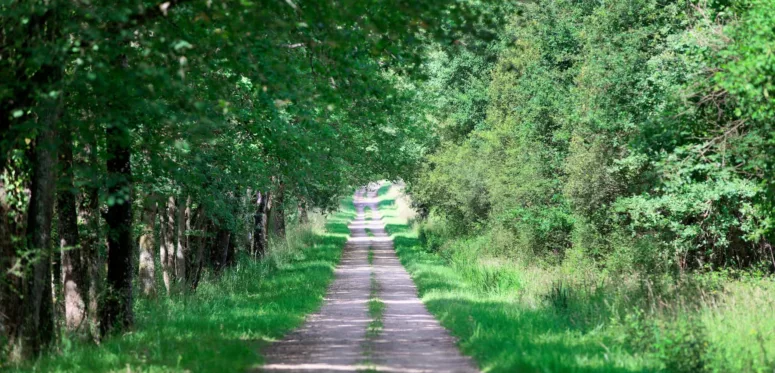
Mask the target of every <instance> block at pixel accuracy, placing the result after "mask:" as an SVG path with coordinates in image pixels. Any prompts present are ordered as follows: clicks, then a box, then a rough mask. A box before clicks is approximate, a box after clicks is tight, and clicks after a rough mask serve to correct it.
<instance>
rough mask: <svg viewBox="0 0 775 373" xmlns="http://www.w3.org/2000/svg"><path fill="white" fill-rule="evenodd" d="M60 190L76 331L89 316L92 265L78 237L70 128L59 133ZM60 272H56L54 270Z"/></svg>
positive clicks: (65, 279)
mask: <svg viewBox="0 0 775 373" xmlns="http://www.w3.org/2000/svg"><path fill="white" fill-rule="evenodd" d="M60 139H61V140H62V143H61V146H60V157H59V164H60V177H61V180H60V183H59V185H60V189H59V192H58V193H57V214H58V218H59V250H60V251H61V258H62V259H61V263H62V266H61V267H62V269H61V271H62V273H61V276H62V286H63V293H64V294H63V295H64V306H65V326H66V327H67V329H68V330H70V331H74V330H77V329H79V328H80V327H81V325H82V324H83V322H84V320H85V319H86V316H87V304H88V299H89V298H88V291H89V268H88V266H87V261H86V260H85V258H84V255H83V250H82V248H81V247H80V242H79V241H80V240H79V237H78V212H77V210H76V191H75V186H74V185H73V136H72V133H70V131H68V129H66V128H65V129H64V130H63V131H62V133H61V135H60ZM54 273H57V272H54Z"/></svg>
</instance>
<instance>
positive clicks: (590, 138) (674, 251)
mask: <svg viewBox="0 0 775 373" xmlns="http://www.w3.org/2000/svg"><path fill="white" fill-rule="evenodd" d="M774 11H775V3H773V2H772V1H769V0H754V1H748V0H741V1H732V2H729V1H701V2H689V1H661V0H659V1H658V0H637V1H614V2H605V3H600V2H596V1H591V2H589V1H538V2H536V3H528V4H523V5H521V6H520V7H518V8H517V10H516V11H515V12H514V13H515V14H516V15H514V16H513V17H512V19H511V21H510V22H509V23H508V26H507V27H506V28H505V29H504V30H503V31H502V32H501V42H500V43H497V44H490V45H487V46H486V47H481V46H478V45H476V44H474V47H468V48H464V50H462V51H461V50H460V48H458V49H457V50H454V49H453V50H450V49H449V48H446V49H445V48H442V49H441V50H439V51H438V52H435V53H434V54H433V55H434V56H435V57H434V59H433V60H432V61H431V63H429V64H428V65H427V66H428V70H429V74H430V75H431V77H432V79H431V83H432V84H429V85H428V86H427V87H428V88H427V89H426V97H429V100H430V102H431V103H432V105H433V106H432V107H433V111H432V113H433V119H434V122H435V123H436V124H435V125H434V127H435V128H437V131H436V133H437V141H438V142H437V146H436V147H435V148H434V150H433V151H432V152H431V153H430V154H429V155H428V156H427V158H426V162H425V166H424V168H423V170H422V171H421V173H420V174H419V176H418V177H417V179H416V180H414V183H413V185H412V186H413V188H412V191H413V195H414V198H415V202H416V203H417V205H418V206H419V207H421V208H422V209H423V210H424V211H425V212H426V214H428V213H429V214H431V215H432V216H434V217H436V218H438V219H437V220H438V221H439V222H438V224H436V228H435V229H436V230H445V231H447V232H453V233H454V234H452V235H453V236H471V235H474V234H485V235H486V236H488V237H489V244H488V245H487V250H490V252H491V253H495V254H497V255H505V256H509V257H512V258H520V259H525V260H527V261H534V260H537V261H539V262H544V263H550V264H551V263H560V262H563V261H569V260H570V261H583V262H587V263H595V264H596V265H597V266H598V267H599V268H601V269H602V268H606V269H608V270H612V271H620V272H629V271H632V270H633V269H636V270H638V271H639V272H641V273H644V274H665V273H672V274H678V273H683V272H685V271H686V270H698V269H702V270H707V269H720V268H729V267H731V268H761V269H765V270H768V271H771V270H772V269H773V265H775V261H774V259H773V251H772V246H771V242H772V237H773V233H774V232H773V229H772V221H773V218H774V217H775V215H773V211H775V210H773V201H775V199H773V191H775V189H774V188H773V184H772V180H773V177H774V176H775V175H773V162H774V161H775V157H773V155H775V154H773V151H775V148H774V147H773V128H772V123H773V119H775V118H774V117H773V115H775V103H773V101H772V99H771V98H770V94H771V93H770V92H771V91H772V89H773V84H775V81H774V80H773V79H775V78H774V77H775V58H773V56H772V54H771V53H770V52H768V51H771V49H772V48H773V45H775V32H773V19H775V13H773V12H774ZM449 92H454V94H450V93H449ZM432 236H433V235H432V234H431V235H429V236H428V237H429V239H431V240H432V239H433V237H432Z"/></svg>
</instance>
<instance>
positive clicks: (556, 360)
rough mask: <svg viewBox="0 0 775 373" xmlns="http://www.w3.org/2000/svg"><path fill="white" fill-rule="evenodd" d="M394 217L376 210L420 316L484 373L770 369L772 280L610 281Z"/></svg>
mask: <svg viewBox="0 0 775 373" xmlns="http://www.w3.org/2000/svg"><path fill="white" fill-rule="evenodd" d="M385 195H386V197H385V198H399V199H400V198H401V196H400V195H398V194H397V193H386V194H385ZM385 205H386V206H397V205H403V206H407V205H408V203H406V202H405V201H404V202H400V201H396V202H395V203H388V202H386V203H385ZM399 210H400V209H399V208H398V207H388V208H385V209H381V213H382V214H383V216H385V219H386V220H387V221H389V222H390V223H389V224H388V230H389V231H390V233H391V234H392V235H393V238H394V241H395V243H396V249H397V252H398V254H399V257H400V259H401V261H402V263H403V264H404V265H405V266H406V268H407V269H408V270H409V272H410V273H411V275H412V277H413V279H414V280H415V282H416V283H417V285H418V288H419V292H420V295H421V298H422V300H423V302H425V304H426V306H427V307H428V309H429V310H430V311H431V312H432V313H433V314H434V315H435V316H436V317H437V318H438V319H439V320H440V321H441V323H442V324H443V325H444V326H445V327H447V328H448V329H449V330H450V331H451V332H452V333H453V334H454V335H456V336H457V337H458V338H459V339H460V347H461V349H462V350H463V352H464V353H466V354H469V355H471V356H472V357H474V358H475V360H476V361H477V362H478V363H479V366H480V367H481V368H482V369H483V370H484V371H487V372H659V371H666V372H762V373H763V372H773V371H774V370H775V318H774V317H771V316H772V315H773V314H775V281H773V279H772V278H766V277H762V276H761V275H757V274H754V275H746V274H740V273H736V274H730V273H719V272H715V273H712V274H705V275H685V276H684V277H683V278H681V279H679V280H678V281H676V280H675V279H662V278H659V277H654V278H649V277H648V276H645V277H644V276H638V275H635V274H618V275H613V274H611V273H609V272H606V271H601V270H599V269H598V268H595V267H594V265H591V264H590V263H586V262H584V261H574V260H572V258H571V260H565V261H564V262H563V263H562V264H555V265H547V264H545V263H544V264H540V265H539V264H537V263H531V262H530V261H529V260H527V259H526V258H530V256H529V253H526V255H524V256H522V257H521V258H520V257H509V256H506V255H502V253H501V252H500V251H499V250H498V248H497V247H494V246H496V245H499V244H500V243H499V242H498V241H499V240H500V241H501V242H503V241H505V240H504V239H503V237H493V236H492V235H490V236H486V235H485V236H479V237H473V238H467V239H450V238H449V237H448V236H447V235H446V234H445V232H444V229H443V227H441V229H439V227H435V228H434V227H432V226H431V227H427V226H420V225H412V224H410V223H411V221H410V220H409V219H406V218H403V217H402V216H406V215H407V213H405V212H401V211H399ZM421 238H422V239H421ZM570 255H572V253H571V254H570Z"/></svg>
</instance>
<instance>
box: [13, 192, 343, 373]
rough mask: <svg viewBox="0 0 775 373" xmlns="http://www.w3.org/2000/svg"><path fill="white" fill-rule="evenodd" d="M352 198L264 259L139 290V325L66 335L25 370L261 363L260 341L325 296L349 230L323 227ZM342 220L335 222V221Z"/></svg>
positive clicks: (294, 231) (220, 368)
mask: <svg viewBox="0 0 775 373" xmlns="http://www.w3.org/2000/svg"><path fill="white" fill-rule="evenodd" d="M353 214H354V211H353V209H352V204H350V205H347V204H344V205H343V209H342V210H341V211H339V212H338V213H337V214H334V215H333V216H331V217H330V218H329V219H328V222H324V220H323V218H322V217H317V218H314V219H313V220H312V223H310V224H307V225H304V226H292V227H290V228H289V229H288V231H287V238H286V239H285V240H279V239H276V238H274V239H272V240H271V244H270V249H269V250H268V253H267V256H266V257H265V259H264V260H262V261H254V260H251V259H250V258H248V257H246V256H245V257H241V258H239V259H238V261H237V263H236V264H235V265H234V266H233V267H231V268H230V269H228V270H225V271H223V272H222V273H221V275H220V276H218V277H214V276H213V275H211V274H210V275H207V276H205V277H204V278H203V280H202V282H201V283H200V285H199V288H198V289H197V291H196V292H195V293H191V294H175V295H172V296H169V297H166V296H162V297H158V298H156V299H148V298H142V297H140V298H138V299H137V302H136V304H135V316H136V325H135V328H134V330H133V331H131V332H128V333H125V334H123V335H120V336H115V337H112V338H108V339H107V340H105V341H103V342H102V343H101V344H100V345H98V346H97V345H91V344H85V343H80V342H69V341H64V342H65V343H62V344H61V346H63V347H62V348H61V350H59V351H53V352H52V353H51V354H47V355H45V356H44V357H42V358H40V359H39V360H37V361H34V362H28V363H27V364H26V365H23V366H17V367H12V368H11V371H18V372H118V371H121V372H136V371H143V372H225V371H233V372H242V371H245V370H247V369H249V368H251V367H254V366H258V365H260V364H261V363H262V360H263V358H262V357H261V355H260V353H259V350H260V347H261V346H262V345H264V344H266V343H269V342H271V341H273V340H276V339H279V338H281V337H282V336H283V335H284V334H285V333H286V332H288V331H290V330H292V329H293V328H295V327H297V326H299V325H300V324H301V323H302V322H303V320H304V317H305V315H306V314H308V313H310V312H313V311H314V310H316V309H317V308H318V307H319V306H320V305H321V304H322V301H323V296H324V295H325V291H326V287H327V285H328V283H329V282H330V281H331V280H332V278H333V271H334V267H335V266H336V264H337V263H338V261H339V257H340V254H341V249H342V247H343V246H344V243H345V241H346V235H342V234H341V233H340V232H325V233H324V232H323V229H322V227H323V226H324V223H325V225H326V226H328V225H329V224H341V222H346V221H347V220H348V219H351V216H352V215H353ZM334 222H336V223H334Z"/></svg>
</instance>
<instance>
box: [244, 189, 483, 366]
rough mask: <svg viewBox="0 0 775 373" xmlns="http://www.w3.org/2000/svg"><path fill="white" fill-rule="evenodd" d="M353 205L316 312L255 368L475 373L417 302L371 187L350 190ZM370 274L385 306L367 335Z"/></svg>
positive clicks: (467, 359)
mask: <svg viewBox="0 0 775 373" xmlns="http://www.w3.org/2000/svg"><path fill="white" fill-rule="evenodd" d="M353 202H354V204H355V208H356V211H357V216H356V219H355V220H353V221H352V222H351V223H350V226H349V228H350V239H349V240H348V242H347V244H346V245H345V248H344V252H343V253H342V260H341V263H340V264H339V266H338V267H337V268H336V271H335V275H334V276H335V277H334V282H333V283H332V284H331V286H330V287H329V289H328V293H327V294H326V298H325V303H324V304H323V307H321V309H320V311H318V312H317V313H315V314H313V315H311V316H310V317H308V318H307V321H306V322H305V323H304V325H303V326H302V327H300V328H299V329H297V330H296V331H294V332H292V333H290V334H288V335H287V336H286V337H285V338H284V339H282V340H281V341H278V342H276V343H273V344H271V345H269V346H268V347H267V348H266V349H264V350H263V354H264V356H265V357H266V364H265V365H264V366H263V367H261V368H258V371H259V372H347V371H351V372H355V371H371V372H373V371H377V372H406V373H414V372H455V373H457V372H459V373H468V372H478V370H477V369H476V368H475V365H474V364H473V362H472V361H471V359H470V358H468V357H466V356H463V355H462V354H461V353H460V352H459V351H458V349H457V346H456V345H455V339H454V338H453V337H451V336H450V335H449V334H448V333H447V331H446V329H444V328H443V327H442V326H441V325H440V324H439V323H438V321H436V319H435V318H434V317H433V316H432V315H431V314H430V313H429V312H428V310H427V309H426V308H425V305H423V304H422V302H421V301H420V299H419V298H418V297H417V289H416V287H415V286H414V283H413V282H412V279H411V278H410V277H409V274H408V273H407V272H406V270H405V269H404V267H403V266H402V265H401V263H400V262H399V260H398V257H397V256H396V253H395V250H394V248H393V241H392V239H391V238H390V236H388V234H387V233H386V232H385V226H384V223H383V222H382V218H381V216H380V214H379V212H378V210H377V199H376V190H366V189H360V190H358V191H357V192H356V193H355V196H354V199H353ZM366 207H368V208H370V209H371V211H372V219H371V220H366V215H365V213H364V210H365V208H366ZM367 229H368V230H369V231H370V232H371V235H370V234H369V233H367ZM370 248H371V251H372V253H373V261H372V264H369V259H368V256H369V250H370ZM372 273H373V274H374V278H375V279H376V282H377V284H378V289H379V290H378V297H379V299H380V300H381V301H382V302H383V303H384V306H385V307H384V310H383V313H382V328H381V330H379V331H378V332H376V333H370V334H369V335H367V329H368V327H369V323H370V322H371V321H372V318H371V316H370V315H369V312H368V305H367V303H368V300H369V295H370V294H369V293H370V291H371V276H372Z"/></svg>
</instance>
